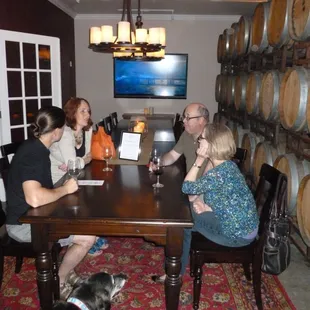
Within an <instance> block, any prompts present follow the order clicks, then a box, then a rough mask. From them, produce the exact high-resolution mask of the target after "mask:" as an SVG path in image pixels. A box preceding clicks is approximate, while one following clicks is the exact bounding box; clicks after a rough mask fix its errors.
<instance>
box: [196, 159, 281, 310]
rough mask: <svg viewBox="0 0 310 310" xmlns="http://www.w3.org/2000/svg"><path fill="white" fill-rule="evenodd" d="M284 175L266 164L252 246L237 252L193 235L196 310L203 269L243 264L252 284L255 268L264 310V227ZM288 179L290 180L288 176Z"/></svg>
mask: <svg viewBox="0 0 310 310" xmlns="http://www.w3.org/2000/svg"><path fill="white" fill-rule="evenodd" d="M280 177H281V178H282V177H283V174H281V172H280V171H279V170H277V169H276V168H274V167H272V166H269V165H268V164H263V165H262V167H261V170H260V179H259V183H258V185H257V188H256V192H255V201H256V206H257V210H258V214H259V215H260V219H259V229H258V235H257V238H256V239H255V240H254V241H253V242H252V243H251V244H249V245H247V246H243V247H238V248H233V247H226V246H222V245H219V244H217V243H214V242H212V241H211V240H209V239H207V238H206V237H204V236H203V235H201V234H200V233H198V232H192V241H191V250H190V275H191V276H192V277H194V281H193V291H194V292H193V308H194V309H198V308H199V299H200V291H201V285H202V269H203V265H204V264H206V263H234V264H242V266H243V269H244V273H245V277H246V279H247V280H248V281H250V280H251V273H250V265H252V283H253V288H254V295H255V301H256V305H257V308H258V309H259V310H261V309H263V305H262V297H261V264H262V248H263V244H264V235H263V231H264V226H265V224H266V222H267V221H268V219H269V212H270V208H271V206H272V202H273V201H274V199H277V197H275V193H276V187H277V182H278V181H279V180H280ZM284 178H286V177H285V176H284Z"/></svg>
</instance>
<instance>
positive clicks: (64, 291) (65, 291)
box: [59, 283, 72, 300]
mask: <svg viewBox="0 0 310 310" xmlns="http://www.w3.org/2000/svg"><path fill="white" fill-rule="evenodd" d="M71 292H72V286H71V285H69V284H68V283H63V284H61V285H60V287H59V293H60V294H59V295H60V296H59V297H60V300H67V299H68V297H69V296H70V294H71Z"/></svg>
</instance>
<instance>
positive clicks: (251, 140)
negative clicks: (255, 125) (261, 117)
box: [241, 132, 264, 173]
mask: <svg viewBox="0 0 310 310" xmlns="http://www.w3.org/2000/svg"><path fill="white" fill-rule="evenodd" d="M263 140H264V137H262V136H258V135H256V134H254V133H253V132H248V133H245V134H244V136H243V138H242V142H241V147H242V148H243V149H246V150H247V151H248V152H247V156H246V159H245V162H244V171H245V172H246V173H252V172H253V161H254V153H255V148H256V145H257V143H259V142H261V141H263Z"/></svg>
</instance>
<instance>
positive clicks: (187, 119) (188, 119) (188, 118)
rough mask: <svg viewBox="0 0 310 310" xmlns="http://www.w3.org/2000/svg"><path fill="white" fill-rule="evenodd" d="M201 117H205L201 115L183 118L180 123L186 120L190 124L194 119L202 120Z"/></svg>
mask: <svg viewBox="0 0 310 310" xmlns="http://www.w3.org/2000/svg"><path fill="white" fill-rule="evenodd" d="M200 117H203V116H202V115H199V116H181V117H180V121H181V122H183V121H185V120H186V121H187V122H188V121H190V120H191V119H193V118H200Z"/></svg>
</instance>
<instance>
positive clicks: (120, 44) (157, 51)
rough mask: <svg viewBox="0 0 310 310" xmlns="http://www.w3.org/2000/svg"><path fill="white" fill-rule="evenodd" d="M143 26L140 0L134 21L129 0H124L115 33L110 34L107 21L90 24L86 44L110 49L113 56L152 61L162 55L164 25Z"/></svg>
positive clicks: (91, 46) (94, 48)
mask: <svg viewBox="0 0 310 310" xmlns="http://www.w3.org/2000/svg"><path fill="white" fill-rule="evenodd" d="M125 19H127V20H125ZM142 26H143V22H142V16H141V10H140V0H138V15H137V21H136V23H135V25H134V23H133V20H132V10H131V0H123V12H122V19H121V21H120V22H119V23H118V27H117V36H113V27H112V26H110V25H103V26H101V27H91V28H90V37H89V48H90V49H92V50H93V51H94V52H100V53H113V57H114V58H121V59H130V60H147V61H154V60H160V59H162V58H164V56H165V47H166V29H165V28H162V27H156V28H149V29H148V30H147V29H146V28H142Z"/></svg>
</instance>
